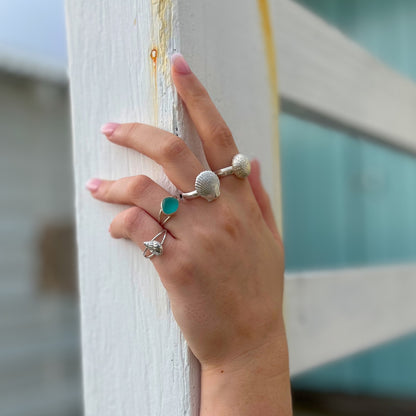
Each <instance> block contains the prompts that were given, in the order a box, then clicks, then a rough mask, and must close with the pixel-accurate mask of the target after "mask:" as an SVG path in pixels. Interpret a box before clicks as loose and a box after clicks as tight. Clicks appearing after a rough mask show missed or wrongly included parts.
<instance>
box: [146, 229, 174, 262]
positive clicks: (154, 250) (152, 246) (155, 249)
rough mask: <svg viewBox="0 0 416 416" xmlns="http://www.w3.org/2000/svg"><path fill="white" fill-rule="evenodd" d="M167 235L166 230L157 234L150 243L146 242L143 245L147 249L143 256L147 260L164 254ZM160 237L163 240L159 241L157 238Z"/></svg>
mask: <svg viewBox="0 0 416 416" xmlns="http://www.w3.org/2000/svg"><path fill="white" fill-rule="evenodd" d="M167 233H168V232H167V231H166V230H163V231H161V232H160V233H159V234H156V235H155V236H154V237H153V238H152V239H151V240H150V241H145V242H144V243H143V244H144V246H145V247H146V248H145V249H144V251H143V256H145V257H146V258H147V259H151V258H152V257H153V256H161V255H162V254H163V243H164V242H165V240H166V235H167ZM160 236H163V237H162V240H161V241H157V238H159V237H160ZM148 252H149V254H148Z"/></svg>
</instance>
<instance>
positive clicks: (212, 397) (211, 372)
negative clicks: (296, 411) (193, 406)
mask: <svg viewBox="0 0 416 416" xmlns="http://www.w3.org/2000/svg"><path fill="white" fill-rule="evenodd" d="M257 415H259V416H260V415H261V416H291V415H292V404H291V393H290V379H289V359H288V353H287V343H286V337H285V336H282V337H280V338H279V339H277V340H276V341H273V342H272V343H270V344H267V345H266V346H264V347H262V348H259V349H258V350H256V351H253V352H252V353H249V354H247V355H245V356H244V357H239V358H238V360H236V361H233V363H232V364H230V365H227V366H222V367H217V368H210V369H202V374H201V410H200V416H257Z"/></svg>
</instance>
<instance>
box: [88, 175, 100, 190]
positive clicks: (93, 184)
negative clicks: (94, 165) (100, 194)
mask: <svg viewBox="0 0 416 416" xmlns="http://www.w3.org/2000/svg"><path fill="white" fill-rule="evenodd" d="M101 182H102V181H101V179H98V178H91V179H90V180H89V181H88V182H87V183H86V184H85V187H86V188H87V189H88V190H89V191H91V192H95V191H97V190H98V188H99V187H100V185H101Z"/></svg>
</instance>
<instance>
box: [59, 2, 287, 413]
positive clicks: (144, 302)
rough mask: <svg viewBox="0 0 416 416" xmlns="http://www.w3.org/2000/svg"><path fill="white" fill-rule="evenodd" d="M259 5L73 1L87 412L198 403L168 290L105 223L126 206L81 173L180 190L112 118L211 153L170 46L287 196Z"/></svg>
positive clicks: (163, 409)
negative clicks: (105, 130)
mask: <svg viewBox="0 0 416 416" xmlns="http://www.w3.org/2000/svg"><path fill="white" fill-rule="evenodd" d="M260 3H263V6H264V3H265V0H262V1H261V2H260ZM257 7H258V5H257V3H256V2H253V1H250V0H241V1H240V2H239V4H238V7H236V5H235V4H234V3H232V2H224V1H223V0H212V1H209V2H201V1H199V2H195V1H194V0H172V1H171V0H161V1H157V2H155V1H149V0H118V1H116V0H111V1H110V0H89V1H84V0H69V1H67V23H68V38H69V58H70V59H69V65H70V68H69V72H70V79H71V96H72V118H73V134H74V163H75V180H76V195H77V203H76V208H77V229H78V258H79V276H80V296H81V321H82V322H81V323H82V349H83V371H84V392H85V394H84V396H85V414H86V415H87V416H90V415H91V416H92V415H94V416H96V415H100V416H110V415H111V416H117V415H143V416H145V415H149V416H150V415H151V416H157V415H163V416H170V415H171V416H174V415H175V416H176V415H191V414H193V415H197V414H198V400H199V384H198V383H199V374H198V366H197V364H196V362H195V360H193V359H192V357H190V356H189V355H188V351H187V349H186V345H185V343H184V340H183V339H182V337H181V335H180V331H179V329H178V327H177V325H176V323H175V321H174V319H173V317H172V315H171V312H170V309H169V302H168V299H167V296H166V294H165V290H164V288H163V286H162V285H161V283H160V281H159V278H158V276H157V274H156V272H155V271H154V269H153V267H152V264H151V262H150V261H148V260H145V259H144V258H143V256H142V255H141V253H140V251H139V250H138V248H137V247H135V246H133V245H132V244H130V243H129V242H126V241H112V240H111V239H110V237H109V235H108V232H107V229H108V225H109V223H110V221H111V219H112V218H113V217H114V215H115V214H116V213H118V212H120V210H121V207H115V206H108V205H105V204H102V203H99V202H97V201H95V200H93V199H92V198H91V197H90V195H89V194H88V192H86V191H85V189H84V184H85V182H86V181H87V180H88V179H89V178H90V177H92V176H98V177H103V178H110V179H115V178H119V177H123V176H129V175H136V174H140V173H145V174H147V175H149V176H151V177H152V178H153V179H155V180H156V181H157V182H159V183H161V184H162V185H164V186H166V187H168V188H169V189H170V190H172V191H173V189H172V186H171V185H170V184H169V183H168V181H167V180H166V178H165V177H164V175H163V172H162V170H161V168H160V167H159V166H157V165H156V164H154V163H152V162H151V161H149V160H148V159H146V158H144V157H142V156H141V155H139V154H137V153H134V152H133V151H131V150H126V149H123V148H120V147H117V146H114V145H111V144H110V143H108V142H107V141H106V140H105V138H104V137H103V136H102V135H101V134H100V132H99V128H100V125H101V124H103V123H104V122H107V121H117V122H126V121H135V120H137V121H140V122H144V123H150V124H155V125H158V126H159V127H161V128H164V129H166V130H169V131H171V132H176V128H178V133H179V135H180V136H181V137H184V138H185V139H186V141H187V142H188V144H189V145H190V146H191V148H192V149H193V150H194V151H195V153H196V154H197V155H198V156H199V157H201V159H203V154H202V150H201V145H200V142H199V140H198V138H197V137H196V135H195V132H194V130H193V129H192V128H191V126H190V124H189V122H188V121H187V117H186V114H184V112H183V111H182V109H181V108H180V107H179V108H178V106H177V101H176V96H175V93H174V89H173V87H172V85H171V79H170V68H169V67H170V64H169V55H170V54H172V52H173V51H174V50H175V49H178V50H180V51H181V52H182V53H183V54H184V55H185V56H186V57H187V59H188V61H189V62H190V65H191V67H192V68H193V69H194V70H195V72H196V73H197V74H198V75H199V76H200V78H201V79H202V81H203V83H204V84H205V85H206V87H207V88H208V90H209V92H210V94H211V96H212V97H213V99H214V101H215V102H216V104H217V105H218V107H219V108H220V110H221V112H222V114H223V115H224V117H225V119H226V121H227V122H228V124H229V125H230V127H231V129H232V131H233V132H234V135H235V137H236V139H237V142H238V144H239V146H240V150H241V151H242V152H244V153H246V154H248V155H250V156H254V155H255V156H257V157H259V158H260V159H261V161H262V165H263V173H264V178H265V179H266V185H267V187H268V190H269V191H270V192H272V193H273V194H274V196H275V198H274V200H275V201H279V200H280V193H279V189H280V186H279V185H280V184H279V179H278V178H279V175H278V172H279V163H278V160H277V137H276V132H277V128H276V123H277V102H276V101H277V100H276V96H277V91H276V90H274V89H273V85H275V81H274V80H273V76H274V75H275V74H273V73H272V71H270V69H268V68H270V67H271V66H272V65H270V64H269V65H267V64H266V59H265V55H266V50H265V46H264V45H265V43H266V42H264V38H263V36H264V34H265V33H266V31H265V30H264V29H263V28H262V19H261V18H260V13H259V10H258V8H257ZM262 10H264V7H263V8H262ZM264 16H266V17H267V14H263V26H264ZM230 28H232V30H230ZM268 44H269V45H270V42H269V43H268ZM153 48H156V49H157V51H158V57H157V64H156V66H154V64H153V62H152V60H151V57H150V55H151V51H152V49H153ZM269 52H270V48H269ZM273 54H274V49H273V51H272V53H271V54H269V56H273ZM278 205H279V202H276V206H278ZM278 212H281V210H280V209H279V210H278ZM151 237H152V236H149V238H151Z"/></svg>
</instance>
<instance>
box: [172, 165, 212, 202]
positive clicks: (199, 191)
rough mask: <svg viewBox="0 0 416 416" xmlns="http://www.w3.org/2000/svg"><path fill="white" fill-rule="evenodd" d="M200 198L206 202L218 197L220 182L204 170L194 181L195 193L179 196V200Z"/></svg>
mask: <svg viewBox="0 0 416 416" xmlns="http://www.w3.org/2000/svg"><path fill="white" fill-rule="evenodd" d="M199 196H200V197H202V198H204V199H206V200H207V201H208V202H211V201H213V200H214V199H217V198H218V197H219V196H220V180H219V179H218V176H217V175H216V174H215V173H214V172H212V171H211V170H204V171H203V172H201V173H200V174H199V175H198V176H197V177H196V179H195V191H192V192H187V193H184V194H180V195H179V197H180V198H181V199H193V198H198V197H199Z"/></svg>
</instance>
